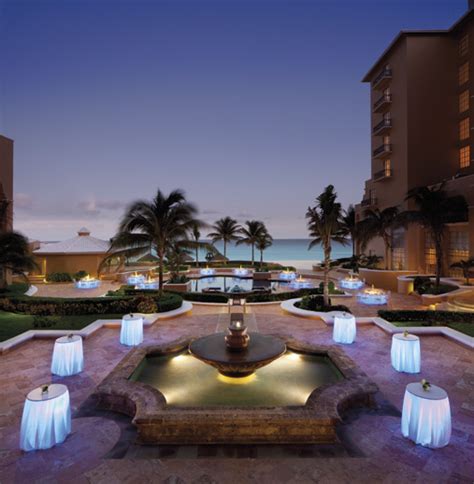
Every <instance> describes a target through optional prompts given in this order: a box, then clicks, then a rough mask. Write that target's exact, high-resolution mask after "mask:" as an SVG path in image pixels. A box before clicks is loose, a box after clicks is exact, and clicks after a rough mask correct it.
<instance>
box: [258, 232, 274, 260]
mask: <svg viewBox="0 0 474 484" xmlns="http://www.w3.org/2000/svg"><path fill="white" fill-rule="evenodd" d="M272 244H273V237H272V236H271V235H270V233H269V232H268V230H267V228H266V227H265V226H264V232H263V233H262V234H261V235H260V237H259V238H258V239H257V243H256V244H255V245H256V247H257V249H258V250H259V251H260V269H262V267H263V251H264V250H265V249H268V248H269V247H270V246H271V245H272Z"/></svg>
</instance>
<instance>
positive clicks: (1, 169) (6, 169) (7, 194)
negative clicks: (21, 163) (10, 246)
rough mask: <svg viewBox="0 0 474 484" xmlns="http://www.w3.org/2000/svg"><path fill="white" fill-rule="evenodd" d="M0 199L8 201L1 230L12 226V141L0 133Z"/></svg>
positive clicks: (10, 228)
mask: <svg viewBox="0 0 474 484" xmlns="http://www.w3.org/2000/svg"><path fill="white" fill-rule="evenodd" d="M0 200H5V201H6V202H7V203H8V209H7V214H6V217H5V220H2V221H1V224H2V227H0V229H1V230H12V228H13V141H12V140H11V139H9V138H6V137H5V136H2V135H0Z"/></svg>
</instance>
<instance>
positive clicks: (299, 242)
mask: <svg viewBox="0 0 474 484" xmlns="http://www.w3.org/2000/svg"><path fill="white" fill-rule="evenodd" d="M309 241H310V239H274V240H273V245H272V246H271V247H269V248H268V249H266V250H265V251H264V252H263V260H264V261H266V262H279V263H280V264H282V265H292V266H295V267H296V268H297V269H311V266H312V265H313V264H315V263H317V262H321V260H322V259H323V257H324V255H323V250H322V248H321V247H320V246H315V247H313V248H312V249H311V250H308V245H309ZM215 245H216V248H217V249H218V250H219V251H220V252H221V253H223V251H224V246H223V244H222V242H217V243H216V244H215ZM205 255H206V251H200V254H199V258H200V260H204V258H205ZM351 255H352V248H351V246H350V245H347V246H343V245H340V244H333V246H332V253H331V258H332V259H338V258H340V257H350V256H351ZM227 257H228V258H229V259H231V260H250V258H251V257H252V249H251V247H250V246H248V245H235V244H228V245H227ZM255 259H256V260H260V252H259V251H258V250H255Z"/></svg>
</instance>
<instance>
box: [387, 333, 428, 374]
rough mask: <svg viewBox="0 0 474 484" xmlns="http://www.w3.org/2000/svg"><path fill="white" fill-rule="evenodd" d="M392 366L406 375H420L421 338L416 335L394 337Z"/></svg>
mask: <svg viewBox="0 0 474 484" xmlns="http://www.w3.org/2000/svg"><path fill="white" fill-rule="evenodd" d="M390 354H391V359H392V366H393V367H394V368H395V370H397V371H400V372H404V373H419V372H420V365H421V363H420V362H421V353H420V338H418V336H415V335H414V334H409V335H407V336H404V335H403V334H394V335H393V336H392V349H391V352H390Z"/></svg>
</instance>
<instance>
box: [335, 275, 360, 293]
mask: <svg viewBox="0 0 474 484" xmlns="http://www.w3.org/2000/svg"><path fill="white" fill-rule="evenodd" d="M339 285H340V286H341V287H342V288H343V289H352V290H353V289H361V288H362V287H363V286H364V281H363V280H362V279H359V278H358V277H357V276H354V275H353V274H350V275H349V276H347V277H345V278H344V279H341V280H340V281H339Z"/></svg>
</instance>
